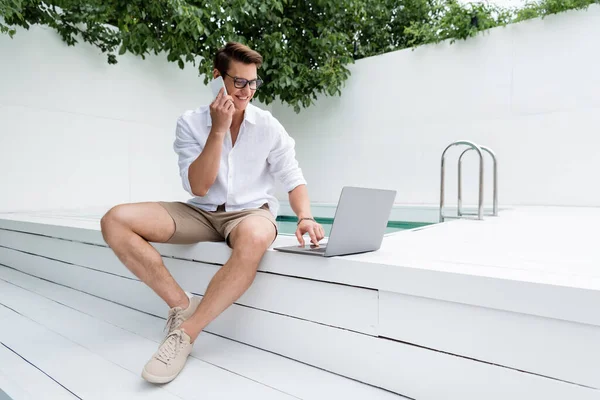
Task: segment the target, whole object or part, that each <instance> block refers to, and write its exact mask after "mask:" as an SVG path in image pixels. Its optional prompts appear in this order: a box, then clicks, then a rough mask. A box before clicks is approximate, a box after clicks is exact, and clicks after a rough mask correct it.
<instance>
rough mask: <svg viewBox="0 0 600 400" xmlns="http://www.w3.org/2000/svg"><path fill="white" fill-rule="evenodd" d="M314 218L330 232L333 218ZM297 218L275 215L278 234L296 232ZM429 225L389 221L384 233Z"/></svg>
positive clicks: (425, 223) (426, 223)
mask: <svg viewBox="0 0 600 400" xmlns="http://www.w3.org/2000/svg"><path fill="white" fill-rule="evenodd" d="M315 220H316V221H317V222H318V223H320V224H321V225H322V226H323V230H325V236H329V233H330V232H331V226H332V225H333V218H315ZM297 223H298V218H296V217H292V216H288V215H280V216H278V217H277V226H278V229H279V234H283V235H293V234H294V233H295V232H296V228H297V225H296V224H297ZM427 225H431V223H428V222H404V221H389V222H388V226H387V228H386V230H385V233H392V232H398V231H403V230H407V229H414V228H420V227H422V226H427Z"/></svg>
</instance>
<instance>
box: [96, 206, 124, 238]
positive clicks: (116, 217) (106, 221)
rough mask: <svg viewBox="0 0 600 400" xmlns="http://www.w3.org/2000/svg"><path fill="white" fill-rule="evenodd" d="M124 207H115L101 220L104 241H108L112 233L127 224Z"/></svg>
mask: <svg viewBox="0 0 600 400" xmlns="http://www.w3.org/2000/svg"><path fill="white" fill-rule="evenodd" d="M124 208H125V207H124V206H123V205H118V206H114V207H113V208H111V209H110V210H108V212H107V213H106V214H104V216H103V217H102V219H101V220H100V229H101V230H102V236H103V237H104V240H108V239H109V237H110V234H111V232H112V231H114V229H115V228H118V227H119V226H123V225H124V224H125V220H126V217H125V213H126V211H125V210H124Z"/></svg>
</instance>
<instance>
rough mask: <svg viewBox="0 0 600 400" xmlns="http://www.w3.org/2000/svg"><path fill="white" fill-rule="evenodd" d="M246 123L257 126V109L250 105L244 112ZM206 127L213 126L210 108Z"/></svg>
mask: <svg viewBox="0 0 600 400" xmlns="http://www.w3.org/2000/svg"><path fill="white" fill-rule="evenodd" d="M244 121H248V122H249V123H251V124H252V125H255V124H256V107H255V106H253V105H252V104H250V103H248V105H247V106H246V110H245V111H244ZM206 126H212V118H211V117H210V108H208V109H207V117H206Z"/></svg>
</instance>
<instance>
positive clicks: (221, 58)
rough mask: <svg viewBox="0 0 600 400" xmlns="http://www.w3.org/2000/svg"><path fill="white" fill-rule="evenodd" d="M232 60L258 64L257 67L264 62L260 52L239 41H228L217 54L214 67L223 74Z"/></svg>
mask: <svg viewBox="0 0 600 400" xmlns="http://www.w3.org/2000/svg"><path fill="white" fill-rule="evenodd" d="M231 60H234V61H239V62H243V63H244V64H256V68H260V66H261V65H262V62H263V58H262V56H261V55H260V53H258V52H257V51H254V50H252V49H251V48H250V47H248V46H246V45H243V44H241V43H237V42H228V43H227V44H226V45H225V47H223V48H221V49H219V50H218V51H217V54H215V60H214V68H215V69H216V70H217V71H219V72H220V73H221V75H223V74H225V73H226V72H227V71H228V70H229V64H230V62H231Z"/></svg>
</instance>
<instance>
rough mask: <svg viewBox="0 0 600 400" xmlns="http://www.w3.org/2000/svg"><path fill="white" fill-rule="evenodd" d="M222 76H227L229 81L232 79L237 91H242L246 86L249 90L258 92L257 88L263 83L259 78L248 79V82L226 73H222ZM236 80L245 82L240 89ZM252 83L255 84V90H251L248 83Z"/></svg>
mask: <svg viewBox="0 0 600 400" xmlns="http://www.w3.org/2000/svg"><path fill="white" fill-rule="evenodd" d="M223 75H227V76H228V77H230V78H231V79H233V86H235V87H236V88H237V89H243V88H245V87H246V85H248V87H249V88H250V90H258V88H260V87H261V86H262V85H263V83H264V81H263V80H262V79H261V78H260V76H259V77H258V78H256V79H250V80H248V79H245V78H238V77H237V76H231V75H229V74H228V73H227V72H224V73H223ZM238 80H242V81H246V83H244V85H243V86H241V87H240V86H238V84H237V81H238ZM253 81H254V82H256V88H255V89H252V88H251V87H250V82H253Z"/></svg>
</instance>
